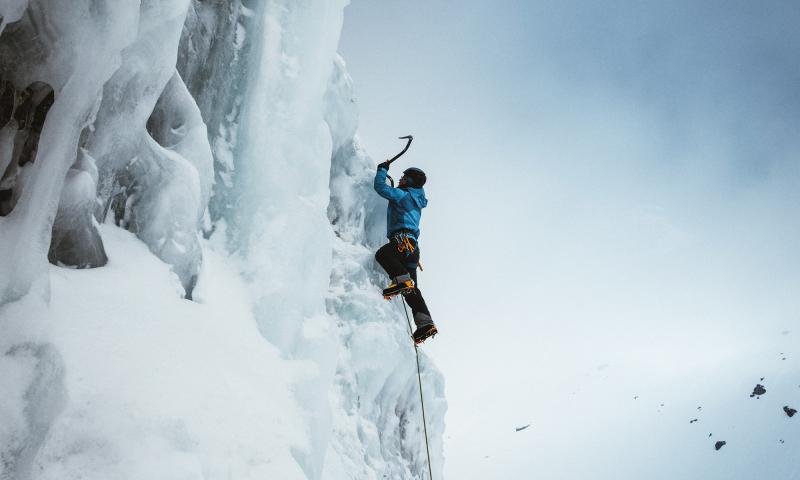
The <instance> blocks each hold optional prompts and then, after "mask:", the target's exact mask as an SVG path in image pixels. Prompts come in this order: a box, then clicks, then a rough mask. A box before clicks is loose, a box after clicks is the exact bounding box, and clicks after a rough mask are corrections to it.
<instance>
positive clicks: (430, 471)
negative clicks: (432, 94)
mask: <svg viewBox="0 0 800 480" xmlns="http://www.w3.org/2000/svg"><path fill="white" fill-rule="evenodd" d="M409 143H411V142H409ZM400 303H402V304H403V311H404V312H406V322H408V333H409V334H410V335H411V341H412V342H413V341H414V330H413V329H412V328H411V319H410V318H409V317H408V308H406V303H405V302H404V301H403V297H402V296H400ZM414 354H415V355H416V356H417V381H418V382H419V404H420V406H421V407H422V429H423V431H424V432H425V453H427V454H428V475H430V480H433V469H432V468H431V449H430V447H429V446H428V422H427V421H426V420H425V398H424V397H423V396H422V374H421V373H420V369H419V348H417V344H416V343H414Z"/></svg>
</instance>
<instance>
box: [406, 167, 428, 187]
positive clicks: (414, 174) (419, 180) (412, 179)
mask: <svg viewBox="0 0 800 480" xmlns="http://www.w3.org/2000/svg"><path fill="white" fill-rule="evenodd" d="M403 175H405V176H406V178H407V179H408V181H409V185H408V186H409V187H413V188H422V186H423V185H425V182H426V181H427V180H428V177H426V176H425V172H423V171H422V170H420V169H419V168H416V167H411V168H407V169H406V170H405V171H404V172H403Z"/></svg>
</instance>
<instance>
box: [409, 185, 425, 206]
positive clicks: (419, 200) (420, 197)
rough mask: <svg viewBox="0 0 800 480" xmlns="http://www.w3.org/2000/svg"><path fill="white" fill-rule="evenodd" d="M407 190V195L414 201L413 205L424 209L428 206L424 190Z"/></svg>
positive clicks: (410, 188) (411, 188)
mask: <svg viewBox="0 0 800 480" xmlns="http://www.w3.org/2000/svg"><path fill="white" fill-rule="evenodd" d="M407 190H408V193H410V194H411V198H413V199H414V203H416V204H417V206H418V207H419V208H425V207H426V206H427V205H428V199H427V198H425V190H424V189H422V188H413V187H408V189H407Z"/></svg>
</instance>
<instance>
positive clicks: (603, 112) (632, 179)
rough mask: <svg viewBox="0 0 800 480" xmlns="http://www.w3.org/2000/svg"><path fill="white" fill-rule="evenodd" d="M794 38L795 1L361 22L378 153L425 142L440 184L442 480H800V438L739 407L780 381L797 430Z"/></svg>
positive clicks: (428, 250)
mask: <svg viewBox="0 0 800 480" xmlns="http://www.w3.org/2000/svg"><path fill="white" fill-rule="evenodd" d="M798 25H800V4H799V3H797V2H790V1H786V2H776V1H766V2H743V1H724V2H723V1H706V2H702V5H701V4H699V2H689V1H684V0H679V1H675V2H655V1H638V2H629V1H620V2H613V3H612V4H605V5H601V4H599V3H597V2H579V1H571V0H561V1H543V2H539V1H537V2H532V1H512V0H499V1H495V2H485V1H473V0H465V1H463V2H446V1H441V0H432V1H431V0H429V1H418V0H405V1H400V0H382V1H380V2H377V1H368V0H352V3H351V5H350V6H348V7H347V9H346V11H345V26H344V30H343V34H342V39H341V44H340V52H341V53H342V55H343V56H344V57H345V60H346V62H347V64H348V69H349V71H350V74H351V75H352V77H353V79H354V82H355V86H356V93H357V97H358V102H359V107H360V111H361V122H360V125H361V127H360V130H361V136H362V140H363V143H364V145H365V146H366V148H367V149H368V151H369V152H370V154H371V155H372V156H373V158H375V160H376V163H377V162H378V161H380V160H382V159H384V158H386V157H388V156H390V155H393V154H394V153H395V152H396V151H398V150H399V149H400V148H401V147H402V142H401V141H399V140H397V139H396V137H398V136H401V135H406V134H413V135H414V136H415V141H414V144H413V146H412V148H411V150H410V152H409V154H407V155H406V157H404V158H403V159H402V160H401V166H402V167H405V166H411V165H414V166H418V167H421V168H422V169H424V170H425V171H426V172H427V173H428V177H429V182H428V186H427V187H426V191H427V193H428V197H429V199H430V204H429V207H428V208H427V209H426V211H425V212H424V218H423V224H422V231H423V234H422V237H421V251H422V259H423V263H424V265H425V266H426V268H427V270H426V271H425V272H424V273H422V274H421V278H420V281H421V286H422V288H423V290H424V291H425V293H426V298H427V299H429V303H430V306H431V310H432V313H433V316H434V319H435V320H436V321H437V324H438V325H439V326H440V329H441V331H442V334H441V335H440V336H438V337H437V338H436V339H435V340H434V341H432V342H429V344H426V346H425V350H426V351H427V352H428V353H429V354H430V355H431V356H432V357H433V358H434V359H435V361H436V362H437V364H438V365H439V366H440V368H441V369H442V370H443V372H444V374H445V377H446V379H447V382H448V384H447V394H448V400H449V404H450V411H449V413H448V417H447V424H448V433H447V437H446V447H445V449H446V450H445V453H446V455H447V466H446V467H445V468H446V469H445V473H446V475H447V476H448V478H532V477H531V475H533V473H534V472H536V474H537V475H538V478H545V479H550V478H607V477H611V476H615V477H616V478H645V477H647V478H738V477H732V476H731V472H739V473H738V474H740V475H743V477H742V478H744V475H746V474H748V472H754V471H761V472H764V471H766V472H768V473H772V474H773V475H778V476H775V477H773V478H791V475H795V474H796V475H797V476H798V477H800V460H798V459H797V458H795V457H796V455H794V456H792V455H788V456H787V455H784V453H782V452H788V451H789V449H788V448H784V450H779V449H778V448H779V447H776V445H786V443H791V441H794V442H795V443H794V447H793V448H794V450H793V451H794V452H797V451H798V448H800V434H798V433H797V431H798V429H797V428H796V427H797V426H796V425H795V428H794V433H791V432H789V433H785V434H784V433H781V432H780V429H781V428H783V427H782V423H780V422H782V421H783V420H784V419H783V418H781V417H780V416H778V415H774V416H770V415H771V413H768V411H769V412H771V409H772V408H773V406H772V404H771V403H767V402H763V401H762V403H759V404H757V405H758V407H754V405H755V404H754V403H753V402H752V401H750V400H751V399H750V398H749V397H748V395H747V394H748V393H749V391H750V390H752V387H753V385H755V382H754V380H758V379H759V378H760V377H761V376H764V375H765V374H768V376H771V377H770V378H771V379H772V381H773V383H772V384H770V385H768V386H770V387H771V388H772V390H771V391H770V393H773V392H775V393H774V394H773V396H771V397H765V398H764V400H766V401H772V402H776V405H777V403H779V402H790V401H794V402H795V403H798V404H800V389H798V384H800V361H799V360H800V349H798V347H795V345H797V344H798V341H797V338H796V336H795V337H794V338H793V335H800V273H799V272H800V249H798V244H800V219H799V218H800V216H799V215H798V214H800V188H798V187H799V186H800V136H798V133H800V129H799V128H800V88H798V87H800V57H798V52H800V29H798V28H797V26H798ZM397 170H398V172H395V173H399V170H400V168H397ZM795 330H796V331H795ZM791 349H795V350H796V358H794V359H793V358H792V357H791V356H789V358H788V359H787V360H785V361H784V360H780V358H783V354H785V353H786V352H784V350H791ZM791 353H792V352H791V351H790V352H789V354H791ZM779 357H780V358H779ZM793 360H794V361H793ZM776 362H777V363H776ZM750 370H752V371H750ZM764 372H767V373H764ZM790 383H791V384H792V385H793V386H794V389H795V390H798V391H795V390H791V391H790V390H786V393H785V395H784V397H781V398H778V395H779V393H778V392H783V390H781V389H787V388H788V386H789V384H790ZM740 390H748V391H747V392H741V391H740ZM741 393H744V395H742V399H740V398H738V395H740V394H741ZM634 397H639V398H637V399H636V400H634ZM792 399H794V400H792ZM640 400H642V401H640ZM701 400H702V401H703V402H704V403H705V404H706V405H708V406H707V407H704V410H703V414H704V415H706V417H705V418H701V421H705V422H706V425H704V426H703V427H702V428H703V429H706V427H708V430H709V431H705V430H704V431H703V432H699V429H697V430H695V431H693V430H687V429H688V428H690V424H689V423H688V420H689V419H690V418H689V417H690V416H691V415H693V411H694V410H696V407H697V406H700V405H699V404H698V405H694V404H695V403H699V402H700V401H701ZM748 401H750V402H748ZM632 402H633V403H632ZM648 402H649V403H648ZM661 403H666V406H664V407H662V406H661ZM764 405H768V407H765V406H764ZM758 408H762V409H763V411H762V410H758ZM695 416H696V415H695ZM732 417H735V419H732ZM773 417H774V418H773ZM527 423H532V427H531V428H529V429H528V430H525V431H523V432H520V433H516V432H514V427H515V426H519V425H523V424H527ZM712 424H713V427H714V430H716V432H713V431H711V430H712V429H711V426H712ZM695 425H696V424H691V428H694V426H695ZM745 430H746V431H750V432H757V433H754V434H752V435H750V436H747V437H745V436H743V434H742V432H743V431H745ZM737 432H738V433H737ZM701 433H702V435H701ZM709 433H712V434H714V435H727V439H728V440H729V443H730V445H728V446H726V447H725V449H724V450H722V451H721V452H715V451H714V449H713V446H712V447H711V448H709V442H710V444H711V445H713V441H712V440H717V439H719V438H718V437H717V436H713V435H712V437H711V438H708V434H709ZM737 435H738V436H737ZM791 435H794V436H793V437H791ZM778 436H783V437H786V438H780V439H779V438H777V437H778ZM773 437H775V438H773ZM789 437H791V438H789ZM787 438H789V439H788V440H787ZM778 440H784V441H785V442H786V443H778ZM726 451H727V455H729V456H728V457H722V456H721V455H717V454H718V453H719V454H724V452H726ZM590 452H591V453H590ZM723 458H724V461H723V460H720V459H723ZM675 459H679V460H680V461H677V462H676V461H675ZM698 471H700V472H703V475H702V476H695V475H693V474H690V473H687V472H695V473H696V472H698ZM481 475H483V477H480V476H481ZM687 475H688V476H687ZM787 475H789V476H787Z"/></svg>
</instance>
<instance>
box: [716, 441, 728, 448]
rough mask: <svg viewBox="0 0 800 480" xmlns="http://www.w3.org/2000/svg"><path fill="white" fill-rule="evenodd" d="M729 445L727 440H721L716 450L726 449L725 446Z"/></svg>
mask: <svg viewBox="0 0 800 480" xmlns="http://www.w3.org/2000/svg"><path fill="white" fill-rule="evenodd" d="M726 443H728V442H726V441H725V440H720V441H718V442H717V443H715V444H714V450H719V449H720V448H722V447H724V446H725V444H726Z"/></svg>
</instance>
